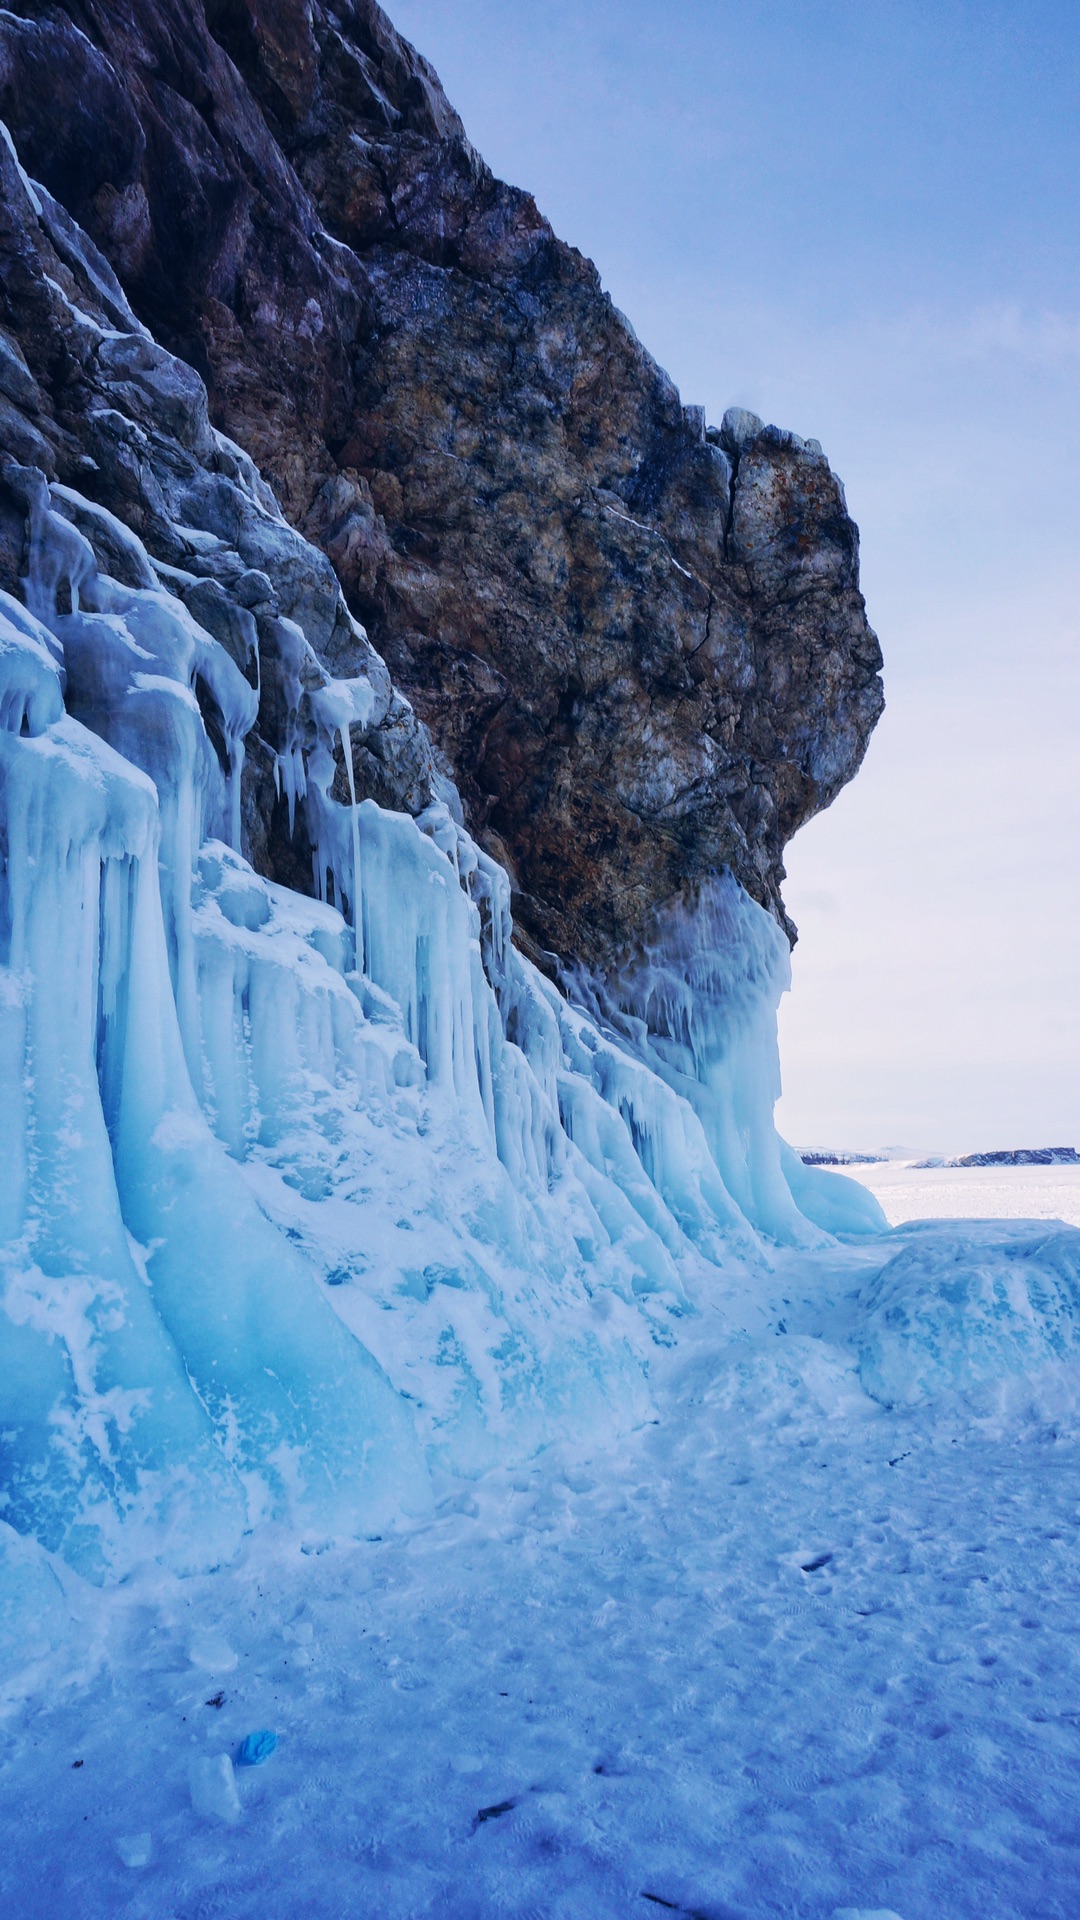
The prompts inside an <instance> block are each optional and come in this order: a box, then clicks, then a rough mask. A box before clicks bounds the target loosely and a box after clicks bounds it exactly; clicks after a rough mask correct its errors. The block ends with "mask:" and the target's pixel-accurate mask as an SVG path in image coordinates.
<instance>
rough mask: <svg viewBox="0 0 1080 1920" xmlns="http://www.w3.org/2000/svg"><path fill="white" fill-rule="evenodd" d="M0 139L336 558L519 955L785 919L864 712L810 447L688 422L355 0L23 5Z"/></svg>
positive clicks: (842, 534)
mask: <svg viewBox="0 0 1080 1920" xmlns="http://www.w3.org/2000/svg"><path fill="white" fill-rule="evenodd" d="M0 114H2V115H3V117H4V118H5V119H6V120H7V122H8V124H9V126H10V127H11V131H12V134H13V136H14V139H15V144H16V147H17V149H18V151H19V155H20V157H21V159H22V161H23V163H24V164H25V165H26V166H27V168H28V169H29V171H30V172H31V173H33V174H34V175H35V176H36V177H39V178H41V179H43V180H44V182H45V184H46V185H47V186H48V187H49V188H50V190H51V191H52V192H53V193H54V194H55V195H56V197H57V199H58V200H60V201H61V202H62V203H63V205H64V206H65V207H66V208H67V209H68V211H69V212H70V213H72V214H73V215H74V216H75V218H76V219H77V220H78V221H79V222H80V223H81V224H82V225H83V226H84V227H85V228H86V230H87V231H88V232H89V233H90V234H91V235H92V237H93V238H94V239H95V240H96V242H97V244H98V245H99V246H100V247H101V249H102V251H103V252H104V253H105V255H106V256H107V258H108V259H109V260H110V261H111V263H112V265H113V267H114V268H115V270H116V272H117V274H118V276H119V278H120V280H121V282H122V284H123V286H124V288H125V291H126V293H127V294H128V297H129V298H130V300H131V302H132V304H133V306H134V307H135V309H136V311H137V312H138V313H139V314H140V316H141V317H142V318H143V319H144V320H145V321H146V323H147V325H148V326H150V327H151V329H152V330H153V332H154V333H155V335H156V336H157V338H159V339H160V340H162V341H163V343H164V344H165V345H166V346H167V347H168V348H170V350H171V351H173V352H174V353H177V354H179V355H181V356H182V357H183V358H186V359H187V360H189V361H190V362H192V363H193V364H194V365H195V366H196V367H197V368H198V370H199V371H200V372H201V373H202V375H203V377H204V378H205V379H206V381H207V385H208V388H209V393H210V402H211V411H212V415H213V418H214V420H215V422H216V424H218V425H219V426H221V427H223V428H224V429H225V430H226V431H227V432H228V433H230V434H231V435H232V436H233V437H234V438H235V439H236V440H238V441H239V442H240V443H241V445H242V446H243V447H244V448H245V449H246V450H247V451H248V452H249V453H250V454H251V455H252V456H253V457H254V459H255V460H256V462H257V463H258V465H259V466H260V467H261V468H262V470H263V472H264V473H265V474H266V475H267V477H268V478H269V479H270V481H271V482H272V484H273V485H274V487H275V488H276V489H277V491H278V494H279V497H280V498H281V500H282V502H283V504H284V506H285V509H286V512H287V514H288V515H289V517H290V519H291V520H292V521H293V523H294V525H295V526H297V527H298V528H299V529H300V530H301V531H302V532H303V533H304V534H305V535H306V536H307V537H308V538H309V539H312V540H314V541H315V542H316V543H317V544H318V545H320V546H321V547H322V548H323V549H324V551H325V552H326V553H327V554H328V555H329V557H330V559H331V560H332V562H333V564H334V566H335V568H336V570H337V573H338V576H339V578H340V580H341V582H342V585H343V587H344V589H345V593H346V596H347V599H348V601H349V604H350V606H351V608H352V610H353V612H354V613H355V614H357V615H358V616H359V617H360V618H361V619H362V620H363V621H364V622H365V623H366V625H367V627H368V630H369V632H370V635H371V638H372V640H373V641H374V643H375V645H376V646H377V647H378V649H379V650H380V651H381V653H382V654H383V655H384V657H385V659H386V661H387V664H388V666H389V668H390V672H391V674H392V676H393V679H394V682H395V684H396V685H397V686H398V687H399V688H400V689H401V690H402V691H404V692H405V693H406V694H407V695H408V696H409V698H410V699H411V700H412V702H413V704H414V706H415V707H416V709H417V711H418V713H419V714H420V715H421V717H422V718H423V719H424V720H426V722H427V724H428V726H429V727H430V729H431V732H432V734H433V736H434V739H435V741H436V744H437V746H438V748H439V749H441V751H442V753H443V755H444V756H445V759H446V761H447V762H448V763H449V765H450V767H451V768H452V770H453V773H454V776H455V778H456V780H457V782H458V785H459V788H460V791H461V794H462V797H463V802H464V805H465V810H466V816H467V819H468V822H469V824H470V826H471V827H472V829H473V830H474V832H475V833H476V834H477V836H478V838H480V839H481V840H482V841H484V842H485V843H486V844H487V845H488V846H489V847H490V848H491V850H492V851H493V852H495V853H496V854H497V855H498V856H499V857H500V858H502V859H503V860H505V862H506V864H507V865H508V867H509V868H510V871H511V873H512V876H513V879H514V882H515V887H516V898H515V906H516V914H517V919H518V924H519V927H520V929H521V931H522V933H523V936H524V937H525V939H526V941H527V943H528V944H529V945H530V946H532V947H533V949H534V950H547V951H551V952H554V953H555V954H557V955H558V956H559V957H560V958H562V959H564V960H570V961H584V962H586V963H588V964H591V965H599V966H602V965H605V964H607V963H608V962H610V960H611V959H612V957H613V956H614V955H615V954H617V953H618V952H619V951H620V950H621V949H622V948H624V947H625V946H626V945H627V944H628V943H631V942H632V940H633V938H634V935H635V933H636V932H637V931H638V930H639V929H640V928H641V927H642V926H643V925H644V924H645V923H646V922H647V920H648V918H649V917H650V915H651V914H652V912H653V911H654V910H655V908H656V907H657V905H658V904H660V903H662V902H664V901H666V900H669V899H671V898H672V897H673V896H675V895H677V894H678V893H680V892H681V891H683V890H684V889H685V888H687V887H688V886H692V885H693V883H694V882H695V880H697V879H698V878H699V877H701V876H702V875H704V874H706V873H708V872H710V871H713V870H715V869H717V868H718V867H720V866H723V865H728V866H730V867H731V868H732V870H733V871H734V872H735V874H736V875H737V877H738V878H739V879H740V880H741V881H742V883H743V884H744V885H745V886H746V887H747V888H748V890H749V891H750V892H751V893H752V894H753V895H754V896H755V897H756V898H757V899H759V900H761V901H763V902H764V903H765V904H767V905H768V906H770V907H771V908H772V910H773V911H774V912H775V913H777V915H778V916H779V917H781V918H783V909H782V905H781V901H780V891H779V889H780V881H781V879H782V877H783V867H782V854H783V848H784V844H785V842H786V841H787V840H788V839H789V838H790V836H791V835H792V833H794V831H795V830H796V828H797V827H799V826H800V825H801V824H802V823H803V822H804V821H805V820H807V819H808V818H809V817H810V816H811V815H812V814H813V813H814V812H816V811H817V810H818V809H819V808H821V807H823V806H825V805H827V803H828V802H829V801H830V800H831V799H832V798H833V796H834V795H835V793H836V792H837V791H838V790H839V788H840V787H841V786H842V785H843V784H844V782H845V781H847V780H848V779H850V778H851V776H852V774H853V773H854V772H855V770H856V768H857V767H858V765H859V762H860V760H861V758H862V755H863V752H864V751H865V747H866V742H867V739H868V737H869V734H870V731H871V729H872V727H873V725H874V723H875V721H876V719H877V718H878V715H879V713H880V711H881V706H882V694H881V683H880V679H879V677H878V672H879V668H880V665H881V657H880V653H879V650H878V646H877V642H876V640H875V638H874V636H873V634H872V632H871V631H870V629H869V627H868V626H867V623H866V618H865V612H864V606H863V600H862V596H861V594H860V592H859V588H858V536H857V531H856V528H855V526H854V524H853V523H852V521H851V520H850V519H849V517H848V515H847V512H846V508H845V504H844V497H843V492H842V489H841V487H840V484H839V482H838V481H837V479H836V478H835V476H834V475H833V474H832V473H831V471H830V469H829V467H828V464H827V462H826V460H825V459H824V458H823V456H822V454H821V453H820V450H819V449H817V447H816V444H815V443H813V442H810V443H806V442H803V441H801V440H799V439H798V438H797V437H795V436H793V435H790V434H785V433H781V432H779V431H778V430H777V429H775V428H771V427H762V425H761V422H760V421H756V420H755V419H754V417H753V416H751V415H746V414H739V413H732V414H729V415H728V416H726V418H725V422H724V425H723V427H722V429H720V430H719V431H717V430H714V429H712V428H708V429H707V428H706V425H705V421H704V417H703V415H702V413H701V411H700V409H696V408H692V407H691V408H684V407H683V406H682V405H681V403H680V400H679V396H678V394H677V393H676V391H675V388H674V387H673V385H672V383H671V381H670V380H669V379H668V378H667V376H666V375H665V374H664V373H663V372H662V371H661V369H660V368H658V367H657V366H656V364H655V363H654V362H653V361H652V360H651V359H650V357H649V355H648V354H647V353H646V352H645V350H644V349H643V347H642V346H641V345H640V343H639V342H638V341H637V339H636V338H635V336H634V334H633V332H632V331H631V329H630V327H629V326H628V324H627V322H626V321H625V320H624V319H623V317H622V316H621V315H620V314H619V313H618V312H617V310H616V309H615V308H614V307H613V306H612V305H611V302H610V301H609V299H608V298H607V296H606V295H605V294H604V293H603V291H602V289H601V287H600V284H599V281H598V278H597V274H596V271H595V269H594V268H593V267H592V266H591V265H590V263H589V262H588V261H586V260H584V259H582V257H581V256H580V255H579V254H577V253H576V252H574V251H573V250H572V249H571V248H569V247H566V246H564V245H563V244H562V242H560V241H559V240H558V239H556V237H555V235H554V234H553V233H552V231H551V229H550V227H549V226H548V224H547V222H546V221H545V220H544V219H543V218H542V216H541V215H540V214H539V213H538V212H537V209H536V207H535V205H534V203H533V201H532V200H531V199H530V198H529V197H528V195H526V194H524V193H520V192H518V191H516V190H515V189H513V188H510V187H507V186H504V185H503V184H502V183H501V182H499V181H497V180H495V179H494V178H493V176H492V175H491V173H490V172H489V171H488V169H487V168H486V167H485V166H484V164H483V162H482V161H481V160H480V159H479V158H478V157H477V155H476V154H475V153H474V152H473V150H472V148H471V147H470V146H469V144H468V141H467V140H466V138H465V135H464V131H463V129H462V127H461V124H460V122H459V120H458V118H457V116H456V115H455V114H454V112H453V110H452V108H451V107H450V106H449V104H448V102H447V101H446V99H445V97H444V95H443V93H442V90H441V88H440V86H439V83H438V81H437V79H436V77H435V75H434V74H433V72H432V71H431V69H430V67H429V66H428V65H427V63H426V62H425V61H424V60H422V59H421V58H420V57H419V56H418V55H417V54H415V53H414V52H413V50H412V49H411V48H410V47H408V46H407V45H406V43H405V42H403V41H402V40H401V39H400V38H399V37H398V35H397V34H396V33H395V31H394V29H393V28H392V26H391V25H390V23H389V21H388V20H387V19H386V17H385V15H384V14H383V13H382V12H381V11H380V9H379V8H378V7H377V6H375V5H374V4H371V0H352V3H350V0H205V4H204V0H124V4H123V5H116V4H115V0H66V4H64V5H63V6H57V5H50V6H37V5H34V4H29V3H28V0H23V3H22V4H21V5H16V7H15V9H14V11H8V12H6V13H5V14H4V15H3V17H2V18H0ZM21 457H28V456H27V455H26V453H25V451H24V453H23V455H22V456H21ZM105 504H109V503H108V502H106V503H105ZM316 647H317V650H318V643H317V642H316ZM357 774H358V779H359V781H360V784H361V790H364V788H365V781H366V771H365V768H364V767H363V766H361V765H359V764H358V767H357ZM271 839H272V837H271ZM267 845H268V847H269V845H270V842H268V843H267ZM262 857H263V858H264V859H267V860H270V861H271V864H273V860H272V852H271V851H266V850H265V849H264V850H263V851H262ZM283 857H284V856H283ZM282 877H285V874H284V873H282Z"/></svg>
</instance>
